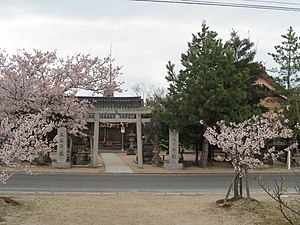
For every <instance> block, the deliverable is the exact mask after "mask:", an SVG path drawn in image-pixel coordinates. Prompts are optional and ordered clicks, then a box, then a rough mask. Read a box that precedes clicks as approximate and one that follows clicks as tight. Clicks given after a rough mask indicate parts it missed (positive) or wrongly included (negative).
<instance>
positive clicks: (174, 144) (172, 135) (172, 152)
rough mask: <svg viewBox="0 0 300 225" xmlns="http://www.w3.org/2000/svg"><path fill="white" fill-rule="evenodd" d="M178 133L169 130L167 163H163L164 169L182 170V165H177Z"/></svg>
mask: <svg viewBox="0 0 300 225" xmlns="http://www.w3.org/2000/svg"><path fill="white" fill-rule="evenodd" d="M178 150H179V133H178V131H176V130H169V162H168V163H165V164H164V166H165V168H166V169H182V168H183V164H182V163H178Z"/></svg>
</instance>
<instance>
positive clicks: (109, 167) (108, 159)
mask: <svg viewBox="0 0 300 225" xmlns="http://www.w3.org/2000/svg"><path fill="white" fill-rule="evenodd" d="M100 155H101V158H102V160H103V163H104V166H105V170H106V172H107V173H133V170H132V169H131V168H130V167H129V166H127V165H126V164H125V163H124V162H123V160H121V159H120V158H119V157H118V156H117V155H116V154H115V153H101V154H100Z"/></svg>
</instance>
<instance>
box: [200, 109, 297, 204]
mask: <svg viewBox="0 0 300 225" xmlns="http://www.w3.org/2000/svg"><path fill="white" fill-rule="evenodd" d="M286 122H287V121H285V120H284V119H283V118H282V117H281V116H280V115H277V114H273V115H272V117H270V118H265V117H260V116H253V117H252V118H251V119H248V120H246V121H244V122H242V123H239V124H236V123H230V124H229V125H226V123H225V121H220V122H218V123H217V127H208V128H207V129H206V131H205V133H204V137H205V138H206V139H207V140H208V141H209V143H210V144H212V145H217V146H218V148H220V149H222V151H223V152H224V153H227V154H228V158H227V159H228V160H229V161H230V162H231V163H232V165H233V168H234V171H235V176H234V180H233V182H232V183H231V185H230V188H229V190H228V192H227V195H226V197H225V201H226V200H227V198H228V196H229V194H230V190H231V188H232V186H233V185H234V197H235V198H239V197H241V196H242V193H240V194H238V178H242V177H244V176H245V178H246V179H245V180H246V191H247V197H248V199H249V198H250V192H249V188H248V180H247V173H248V171H253V170H254V169H255V168H256V167H257V166H259V165H263V163H264V162H263V160H262V158H263V159H267V158H269V157H273V158H274V157H275V156H276V155H277V154H278V152H276V151H275V147H270V148H268V147H267V145H266V143H267V142H268V141H270V140H274V139H291V138H292V137H293V131H292V130H291V129H289V128H288V127H287V126H286V125H285V124H286ZM295 147H297V143H294V144H292V145H290V146H288V147H287V148H286V149H285V150H286V151H288V150H291V149H293V148H295ZM263 150H266V151H265V152H263ZM279 154H280V153H279ZM259 156H263V157H259ZM241 181H242V179H240V185H241ZM240 192H241V191H240Z"/></svg>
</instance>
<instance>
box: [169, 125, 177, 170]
mask: <svg viewBox="0 0 300 225" xmlns="http://www.w3.org/2000/svg"><path fill="white" fill-rule="evenodd" d="M178 146H179V133H178V131H176V130H169V163H170V164H177V163H178Z"/></svg>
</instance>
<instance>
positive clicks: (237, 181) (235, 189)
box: [233, 174, 239, 199]
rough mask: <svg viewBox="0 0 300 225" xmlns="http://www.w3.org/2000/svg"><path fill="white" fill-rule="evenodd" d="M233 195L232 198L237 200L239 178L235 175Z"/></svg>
mask: <svg viewBox="0 0 300 225" xmlns="http://www.w3.org/2000/svg"><path fill="white" fill-rule="evenodd" d="M233 193H234V198H235V199H238V198H239V176H238V175H237V174H235V178H234V186H233Z"/></svg>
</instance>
